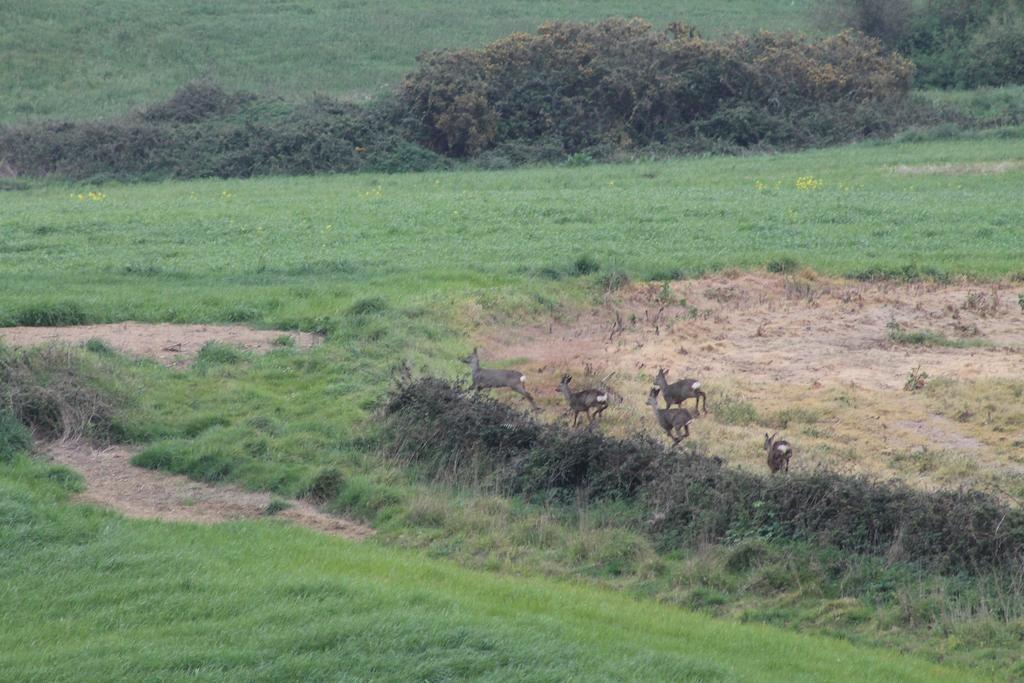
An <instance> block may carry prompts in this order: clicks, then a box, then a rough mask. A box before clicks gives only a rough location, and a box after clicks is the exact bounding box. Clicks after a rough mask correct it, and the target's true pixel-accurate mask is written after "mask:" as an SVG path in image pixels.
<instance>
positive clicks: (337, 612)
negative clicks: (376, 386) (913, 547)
mask: <svg viewBox="0 0 1024 683" xmlns="http://www.w3.org/2000/svg"><path fill="white" fill-rule="evenodd" d="M0 512H2V514H0V579H2V581H0V605H3V607H2V609H0V672H2V673H0V678H2V679H3V680H10V681H26V682H27V681H48V682H49V681H71V680H74V681H108V680H114V679H120V680H165V681H179V680H181V681H184V680H189V681H195V680H200V681H224V680H245V681H263V680H267V681H269V680H311V681H313V680H362V681H368V680H381V681H385V680H387V681H390V680H412V679H416V680H467V679H472V680H517V681H518V680H537V681H540V680H545V681H550V680H588V681H602V680H607V681H613V680H673V681H774V680H778V681H821V680H830V681H865V680H879V681H890V680H899V681H929V682H931V681H968V680H972V677H971V675H969V674H967V673H965V672H963V671H958V670H955V669H947V668H942V667H939V666H936V665H933V664H928V663H925V662H922V661H919V660H915V659H912V658H907V657H900V656H897V655H894V654H890V653H885V652H881V651H873V650H863V649H856V648H854V647H852V646H850V645H848V644H845V643H841V642H839V641H834V640H828V639H824V638H815V637H809V636H801V635H795V634H786V633H784V632H781V631H778V630H776V629H773V628H769V627H763V626H756V625H740V624H733V623H726V622H719V621H714V620H711V619H708V618H705V617H700V616H696V615H693V614H689V613H686V612H682V611H679V610H676V609H673V608H670V607H663V606H657V605H653V604H647V603H641V602H637V601H634V600H631V599H629V598H627V597H624V596H622V595H618V594H615V593H612V592H609V591H602V590H595V589H588V588H585V587H578V586H573V585H569V584H566V583H553V582H550V581H545V580H539V579H523V578H517V579H510V578H504V577H501V576H495V575H489V574H484V573H479V572H472V571H468V570H464V569H458V568H456V567H454V566H453V565H451V564H449V563H446V562H441V561H436V560H427V559H424V558H423V557H422V556H420V555H418V554H413V553H410V552H406V551H397V550H389V549H387V548H382V547H380V546H377V545H375V544H373V543H367V544H364V545H358V544H353V543H351V542H345V541H341V540H337V539H332V538H325V537H323V536H319V535H317V534H314V533H311V532H306V531H296V530H294V529H289V528H286V527H283V526H280V525H278V524H274V523H259V524H256V523H246V524H232V525H221V526H217V527H199V526H193V525H181V524H174V525H172V524H162V523H143V522H134V521H127V520H124V519H122V518H119V517H117V516H115V515H113V514H111V513H106V512H100V511H98V510H95V509H88V508H80V507H71V506H69V505H67V504H65V503H63V502H61V496H60V494H59V492H57V491H56V489H55V487H54V486H53V484H51V483H48V482H47V480H46V476H45V472H44V471H42V469H41V467H40V466H38V465H29V464H27V463H26V462H25V461H24V460H21V461H16V462H15V464H13V465H6V466H5V465H0Z"/></svg>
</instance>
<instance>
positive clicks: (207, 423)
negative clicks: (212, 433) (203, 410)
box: [182, 415, 231, 439]
mask: <svg viewBox="0 0 1024 683" xmlns="http://www.w3.org/2000/svg"><path fill="white" fill-rule="evenodd" d="M230 424H231V420H229V419H228V418H226V417H224V416H223V415H200V416H199V417H194V418H192V419H191V420H189V421H188V422H186V423H185V426H184V427H183V428H182V432H183V433H184V434H185V436H187V437H189V438H190V439H192V438H195V437H197V436H199V435H200V434H202V433H203V432H205V431H206V430H207V429H211V428H212V427H227V426H228V425H230Z"/></svg>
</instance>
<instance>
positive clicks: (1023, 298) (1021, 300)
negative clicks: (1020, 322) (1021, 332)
mask: <svg viewBox="0 0 1024 683" xmlns="http://www.w3.org/2000/svg"><path fill="white" fill-rule="evenodd" d="M1017 303H1018V304H1019V305H1020V310H1021V312H1022V313H1024V292H1021V293H1020V296H1018V297H1017Z"/></svg>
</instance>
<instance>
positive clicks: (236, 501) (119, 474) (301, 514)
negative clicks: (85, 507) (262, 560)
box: [41, 443, 373, 540]
mask: <svg viewBox="0 0 1024 683" xmlns="http://www.w3.org/2000/svg"><path fill="white" fill-rule="evenodd" d="M41 450H42V452H43V453H44V454H45V455H46V456H47V457H49V458H50V459H51V460H52V461H53V462H56V463H60V464H62V465H67V466H68V467H71V468H72V469H74V470H76V471H78V472H80V473H81V474H82V476H83V477H85V482H86V486H87V488H86V490H85V492H84V493H82V494H80V495H79V496H78V497H77V498H78V499H79V500H81V501H84V502H88V503H95V504H97V505H102V506H104V507H109V508H113V509H114V510H117V511H118V512H120V513H121V514H123V515H125V516H126V517H135V518H140V519H160V520H163V521H168V522H199V523H204V524H213V523H217V522H227V521H231V520H238V519H255V518H258V517H263V516H265V513H266V510H267V506H268V505H269V504H270V502H271V501H272V500H273V497H272V496H271V495H270V494H268V493H257V492H252V491H245V490H242V489H240V488H238V487H236V486H229V485H225V486H211V485H209V484H204V483H201V482H196V481H192V480H190V479H188V478H186V477H182V476H179V475H175V474H167V473H165V472H156V471H153V470H147V469H143V468H140V467H135V466H133V465H132V464H131V458H132V456H133V455H134V453H133V452H132V451H131V450H130V449H128V448H125V447H123V446H111V447H109V448H103V449H94V448H92V447H91V446H89V445H87V444H85V443H52V444H48V445H46V446H43V447H42V448H41ZM288 503H289V505H290V507H288V508H287V509H285V510H282V511H280V512H278V513H276V514H275V515H274V518H275V519H284V520H287V521H289V522H293V523H295V524H300V525H302V526H305V527H308V528H310V529H315V530H316V531H321V532H324V533H328V534H333V535H336V536H343V537H345V538H349V539H354V540H360V539H363V538H366V537H368V536H371V535H373V529H371V528H370V527H367V526H365V525H362V524H359V523H358V522H353V521H351V520H348V519H345V518H343V517H337V516H335V515H331V514H328V513H326V512H322V511H320V510H318V509H316V508H315V507H313V506H312V505H310V504H309V503H306V502H303V501H296V500H290V501H288Z"/></svg>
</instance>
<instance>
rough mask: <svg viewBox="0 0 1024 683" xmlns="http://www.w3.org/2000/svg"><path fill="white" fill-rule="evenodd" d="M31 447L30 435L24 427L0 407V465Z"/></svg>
mask: <svg viewBox="0 0 1024 683" xmlns="http://www.w3.org/2000/svg"><path fill="white" fill-rule="evenodd" d="M31 447H32V435H31V434H29V431H28V430H27V429H25V425H23V424H21V423H20V422H18V420H17V419H16V418H15V417H14V416H13V415H11V414H10V413H9V412H7V411H6V410H4V409H3V408H2V407H0V463H5V462H10V461H11V460H13V459H14V456H16V455H18V454H19V453H24V452H25V451H27V450H29V449H30V448H31Z"/></svg>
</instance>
